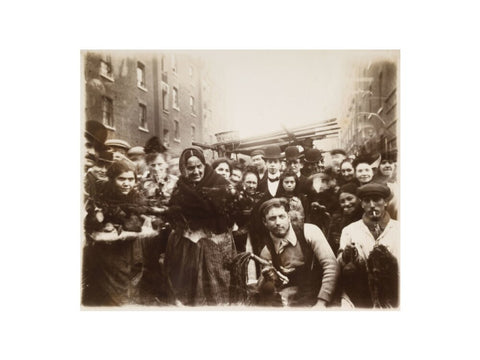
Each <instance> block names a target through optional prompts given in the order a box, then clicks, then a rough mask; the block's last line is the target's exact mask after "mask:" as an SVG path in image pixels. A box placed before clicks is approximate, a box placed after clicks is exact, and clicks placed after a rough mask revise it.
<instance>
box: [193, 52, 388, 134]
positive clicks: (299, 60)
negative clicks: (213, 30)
mask: <svg viewBox="0 0 480 360" xmlns="http://www.w3.org/2000/svg"><path fill="white" fill-rule="evenodd" d="M395 54H397V53H396V52H391V51H361V52H360V51H341V50H337V51H328V50H323V51H320V50H288V51H287V50H262V51H259V50H235V51H227V50H224V51H209V52H204V53H202V55H201V56H202V57H203V58H204V59H205V60H207V61H208V62H209V64H210V68H211V69H212V72H213V76H214V77H215V78H216V79H217V81H218V82H221V83H223V86H222V87H224V89H225V101H226V104H225V105H226V117H227V118H228V121H227V122H226V123H225V129H222V130H223V131H228V130H237V131H238V132H239V134H240V137H241V138H244V137H247V136H253V135H259V134H264V133H268V132H270V131H275V130H281V129H282V127H281V124H284V125H285V126H286V127H287V128H290V127H293V126H296V125H303V124H310V123H315V122H321V121H324V120H328V119H331V118H338V117H339V116H341V115H342V112H344V110H345V109H344V107H345V106H346V101H347V99H348V96H349V95H350V94H351V91H352V90H351V87H352V85H353V69H354V65H355V64H357V65H358V64H365V65H366V64H368V62H369V61H373V60H375V59H378V58H382V59H384V58H394V57H395V56H396V55H395Z"/></svg>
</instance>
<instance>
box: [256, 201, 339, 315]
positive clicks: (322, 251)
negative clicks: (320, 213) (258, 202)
mask: <svg viewBox="0 0 480 360" xmlns="http://www.w3.org/2000/svg"><path fill="white" fill-rule="evenodd" d="M260 213H261V216H262V220H263V224H264V225H265V227H266V229H267V230H268V234H267V236H266V239H265V244H266V246H265V247H264V248H263V250H262V252H261V255H260V256H261V257H262V258H264V259H266V260H271V262H272V266H266V267H265V268H263V270H262V276H261V277H260V279H259V281H258V290H259V293H260V294H268V293H269V291H271V289H272V287H274V288H275V290H276V294H279V295H280V297H281V300H282V304H283V305H288V306H317V307H325V306H326V305H327V304H328V303H329V302H330V301H331V300H332V297H333V294H334V291H335V287H336V283H337V279H338V276H339V272H340V270H339V265H338V263H337V261H336V259H335V255H334V254H333V252H332V249H331V248H330V246H329V245H328V242H327V240H326V238H325V236H324V235H323V233H322V232H321V230H320V229H319V228H318V227H317V226H315V225H313V224H304V225H303V226H301V227H297V226H292V224H291V222H290V217H289V215H288V202H287V200H286V199H284V198H276V199H270V200H268V201H266V202H264V203H263V204H262V206H261V207H260ZM279 273H281V275H280V276H279V275H278V274H279ZM285 277H286V278H288V282H286V281H285ZM282 278H283V279H284V281H283V282H282V281H281V280H282ZM266 305H268V303H267V304H266Z"/></svg>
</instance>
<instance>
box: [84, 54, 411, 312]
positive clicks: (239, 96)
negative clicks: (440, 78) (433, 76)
mask: <svg viewBox="0 0 480 360" xmlns="http://www.w3.org/2000/svg"><path fill="white" fill-rule="evenodd" d="M80 58H81V61H80V63H81V74H80V76H81V81H80V86H81V91H80V92H81V99H80V101H81V109H82V112H83V113H82V114H81V129H82V133H81V134H80V136H81V138H82V141H81V144H82V149H81V151H82V154H83V155H82V162H81V171H82V188H81V189H80V192H81V197H82V208H81V210H80V216H81V219H82V236H81V246H80V248H81V252H82V253H81V259H82V260H81V284H80V287H81V299H79V301H80V304H81V309H82V310H83V311H88V310H102V309H109V310H112V309H113V310H124V309H128V310H132V309H133V310H135V309H140V310H173V309H182V310H186V309H227V310H241V311H249V310H259V309H260V310H269V309H275V310H278V309H280V308H283V309H287V310H288V309H290V310H293V309H303V310H309V309H310V310H342V311H355V310H384V311H388V310H398V309H400V308H401V305H402V301H401V295H402V294H401V293H400V281H401V261H400V259H401V256H400V254H401V251H400V249H401V245H400V244H401V237H400V235H401V234H400V218H399V217H400V216H399V215H400V204H401V201H400V198H401V196H400V195H401V194H400V181H399V180H400V171H401V170H400V165H401V162H400V159H401V149H400V148H399V144H400V139H399V134H400V119H399V118H400V98H399V94H400V83H399V81H400V50H168V49H166V50H87V49H84V50H81V52H80Z"/></svg>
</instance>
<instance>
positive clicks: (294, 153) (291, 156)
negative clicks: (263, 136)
mask: <svg viewBox="0 0 480 360" xmlns="http://www.w3.org/2000/svg"><path fill="white" fill-rule="evenodd" d="M301 157H303V154H300V150H298V148H297V147H296V146H289V147H287V148H286V149H285V158H286V159H287V161H291V160H297V159H299V158H301Z"/></svg>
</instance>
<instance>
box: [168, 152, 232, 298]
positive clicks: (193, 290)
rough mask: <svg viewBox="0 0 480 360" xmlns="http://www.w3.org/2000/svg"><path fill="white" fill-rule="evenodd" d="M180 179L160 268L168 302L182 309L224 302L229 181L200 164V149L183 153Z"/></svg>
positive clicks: (227, 277)
mask: <svg viewBox="0 0 480 360" xmlns="http://www.w3.org/2000/svg"><path fill="white" fill-rule="evenodd" d="M179 166H180V170H181V173H182V175H181V176H180V178H179V180H178V182H177V186H176V188H175V189H174V191H173V193H172V197H171V199H170V204H169V205H170V208H169V219H170V223H171V224H172V227H173V229H174V230H173V231H172V234H171V235H170V237H169V239H168V245H167V251H166V254H165V268H166V272H167V280H168V283H169V288H170V291H171V296H172V301H173V302H174V303H176V304H183V305H217V304H227V303H228V302H229V290H230V272H229V270H228V266H229V264H230V261H231V259H232V258H233V256H234V255H235V245H234V241H233V237H232V231H231V226H232V224H233V222H232V220H231V218H230V216H229V214H228V213H227V210H226V208H227V205H228V203H229V202H231V199H230V198H229V197H230V196H231V195H230V194H229V192H228V184H229V182H228V181H227V180H226V179H225V178H224V177H222V176H221V175H219V174H217V173H216V172H214V171H213V170H212V168H211V167H210V166H209V165H208V164H207V163H206V162H205V157H204V155H203V152H202V150H201V149H200V148H197V147H190V148H187V149H185V150H184V151H183V152H182V154H181V156H180V160H179Z"/></svg>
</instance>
